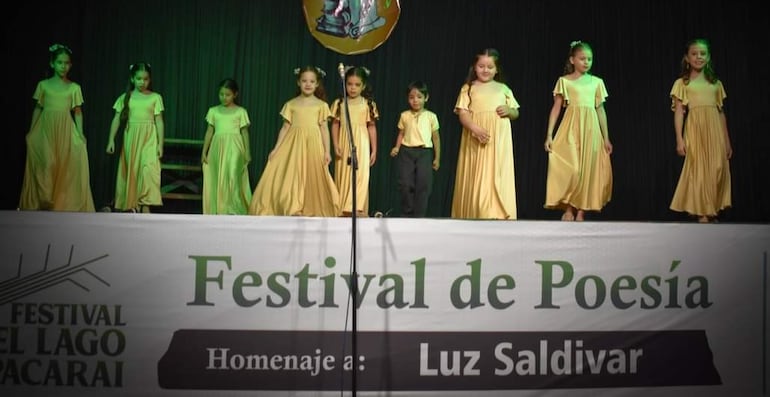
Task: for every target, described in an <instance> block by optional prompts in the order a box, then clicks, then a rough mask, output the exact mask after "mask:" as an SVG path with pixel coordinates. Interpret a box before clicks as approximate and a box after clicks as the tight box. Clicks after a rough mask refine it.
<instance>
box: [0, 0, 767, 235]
mask: <svg viewBox="0 0 770 397" xmlns="http://www.w3.org/2000/svg"><path fill="white" fill-rule="evenodd" d="M391 1H393V2H395V0H391ZM315 3H319V4H320V3H321V2H315ZM400 6H401V16H400V19H399V21H398V24H397V25H396V27H395V29H394V30H393V33H392V34H391V36H390V38H389V40H388V41H386V42H385V43H384V44H382V45H381V46H380V47H378V48H377V49H375V50H374V51H371V52H368V53H365V54H360V55H342V54H339V53H336V52H334V51H332V50H330V49H327V48H326V47H324V46H323V45H322V44H321V43H319V42H318V41H316V40H315V38H313V37H312V36H311V34H310V32H309V30H308V27H307V25H306V23H305V19H304V14H303V3H302V2H301V1H300V0H287V1H273V2H268V1H257V0H224V1H219V2H212V1H203V0H166V1H149V0H132V1H127V2H120V3H118V2H111V1H105V2H91V1H85V0H75V1H69V2H66V3H60V4H59V5H58V6H57V7H59V8H58V9H57V8H56V7H51V6H44V5H43V4H39V3H34V2H26V3H24V4H17V5H16V6H15V7H16V9H12V10H9V11H7V13H6V14H5V17H6V22H5V23H4V28H5V30H6V31H5V35H4V38H5V41H6V43H5V44H6V45H5V46H4V48H3V51H5V54H4V57H3V59H4V60H5V64H6V67H5V70H6V72H4V74H5V77H6V82H7V83H9V84H10V86H9V87H8V89H7V91H6V92H7V94H8V95H5V96H4V97H3V102H4V105H5V106H3V108H4V109H5V110H6V112H7V113H6V120H7V121H9V124H8V128H7V129H6V130H5V131H4V138H5V139H6V141H5V144H4V145H3V151H4V154H3V156H0V158H2V162H3V169H4V170H5V176H6V178H5V179H6V181H5V183H6V186H5V188H4V189H3V193H2V202H0V209H15V208H16V205H17V203H18V197H19V191H20V187H21V181H22V178H23V172H24V157H25V145H24V135H25V133H26V131H27V129H28V128H29V121H30V117H31V113H32V108H33V101H32V100H31V96H32V92H33V91H34V88H35V84H36V82H37V81H38V80H40V79H42V78H45V77H46V76H47V73H48V71H49V67H48V53H47V48H48V46H49V45H50V44H51V43H54V42H60V43H64V44H67V45H68V46H70V47H71V48H72V49H73V51H74V56H73V62H74V66H73V70H72V71H71V74H70V77H71V78H72V79H73V80H75V81H77V82H78V83H80V84H81V85H82V87H83V92H84V97H85V101H86V102H85V104H84V107H83V112H84V120H85V134H86V136H87V138H88V145H89V157H90V166H91V185H92V189H93V193H94V201H95V203H96V205H97V208H98V207H100V206H102V205H104V204H106V203H108V202H109V201H110V200H111V197H112V192H113V190H114V183H115V171H116V164H117V157H116V156H108V155H106V154H105V152H104V147H105V145H106V140H107V136H108V133H109V124H110V120H111V118H112V115H113V113H112V109H111V106H112V103H113V102H114V100H115V98H116V97H117V96H118V95H119V94H120V93H121V92H123V90H125V87H126V83H127V81H128V65H129V64H131V63H133V62H137V61H148V62H150V63H151V64H152V65H153V88H154V89H155V91H158V92H159V93H161V94H162V95H163V98H164V102H165V105H166V112H165V121H166V136H167V137H174V138H188V139H202V137H203V134H204V131H205V122H204V120H203V118H204V115H205V113H206V109H207V108H208V107H209V106H212V105H215V104H217V102H218V98H217V92H216V90H217V87H216V85H217V83H218V82H219V81H220V80H221V79H222V78H224V77H234V78H235V79H236V80H238V82H239V83H240V86H241V96H240V102H241V104H242V105H244V106H245V107H246V108H247V109H248V111H249V113H250V116H251V119H252V127H251V130H250V132H251V140H252V142H251V147H252V153H253V163H252V164H251V166H250V173H251V181H252V187H253V186H255V185H256V182H257V180H258V178H259V176H260V175H261V172H262V169H263V167H264V164H265V161H266V159H267V154H268V153H269V151H270V149H271V148H272V147H273V145H274V143H275V138H276V135H277V132H278V129H279V127H280V124H281V120H280V118H279V115H278V111H279V110H280V107H281V105H282V104H283V103H284V102H285V101H286V100H288V99H289V98H291V97H292V96H293V95H294V93H295V88H296V86H295V76H294V75H293V74H292V70H293V69H294V68H295V67H298V66H301V65H304V64H315V65H317V66H320V67H321V68H323V69H325V70H326V71H327V72H329V76H328V79H327V81H326V83H325V86H326V89H327V91H328V93H329V94H330V95H329V96H330V101H331V99H333V98H334V97H336V96H338V95H339V93H340V89H339V87H340V84H339V80H338V78H336V73H335V71H336V65H337V64H338V63H339V62H344V63H345V64H355V65H364V66H367V67H368V68H369V69H370V70H371V71H372V75H371V76H370V82H369V83H370V85H371V86H372V88H373V91H374V96H375V101H376V102H377V104H378V106H379V108H380V113H381V119H380V120H379V122H378V124H377V128H378V134H379V139H378V147H379V150H378V163H377V164H376V165H375V166H374V168H373V169H372V179H371V185H370V195H371V198H370V211H371V212H374V211H377V210H379V211H382V212H388V211H392V212H391V213H392V214H397V213H398V193H397V191H396V182H395V177H396V175H395V172H394V167H393V162H392V161H391V159H390V157H388V153H389V151H390V148H391V147H392V145H393V142H394V138H395V132H396V127H395V125H396V122H397V119H398V114H399V113H400V111H402V110H404V109H405V108H406V106H407V103H406V99H405V95H404V89H405V86H406V84H407V83H408V82H409V81H411V80H414V79H421V80H425V81H426V82H427V83H428V84H429V86H430V94H431V99H430V101H429V103H428V106H429V108H430V109H432V110H433V111H434V112H436V113H437V114H438V116H439V120H440V122H441V124H442V128H441V136H442V146H443V156H442V164H441V169H440V170H439V172H438V173H437V174H436V180H435V183H434V192H433V195H432V197H431V201H430V209H429V212H428V215H429V216H431V217H447V216H449V212H450V207H451V197H452V189H453V185H454V175H455V172H454V171H455V164H456V156H457V147H458V144H459V133H460V124H459V122H458V121H457V118H456V116H455V115H454V114H453V113H452V109H453V106H454V103H455V100H456V98H457V93H458V91H459V88H460V85H461V83H462V81H463V79H464V78H465V75H466V72H467V69H468V67H469V66H470V63H471V61H472V59H473V56H474V54H476V53H477V52H478V51H480V50H481V49H483V48H486V47H495V48H497V49H498V50H499V51H500V52H501V54H502V58H501V65H502V68H503V71H504V72H505V75H506V76H507V77H508V84H509V85H510V86H511V88H512V89H513V92H514V95H515V96H516V97H517V99H518V100H519V102H520V104H521V106H522V107H521V117H520V119H519V120H517V121H515V122H514V146H515V149H514V150H515V166H516V188H517V197H518V209H519V218H520V219H544V220H545V219H558V218H559V216H560V214H558V213H556V212H552V211H546V210H544V209H543V208H542V202H543V198H544V194H545V173H546V167H547V162H546V160H547V156H546V154H545V152H544V151H543V149H542V142H543V139H544V137H545V129H546V122H547V117H548V112H549V110H550V106H551V103H552V97H551V90H552V89H553V85H554V83H555V81H556V78H557V77H558V76H559V75H560V74H561V72H562V68H563V65H564V62H565V60H566V55H567V50H568V48H569V43H570V42H571V41H573V40H584V41H587V42H589V43H591V44H592V46H593V48H594V68H593V72H594V73H595V74H596V75H598V76H600V77H602V78H603V79H604V80H605V83H606V85H607V88H608V91H609V94H610V96H609V97H608V100H607V103H606V109H607V114H608V121H609V130H610V135H611V138H612V141H613V144H614V147H615V152H614V154H613V168H614V178H615V184H614V191H613V197H612V201H611V202H610V203H609V204H608V205H607V207H606V208H605V210H604V211H603V212H602V213H601V214H592V215H590V216H589V219H597V220H617V221H680V220H686V219H687V217H686V216H684V215H682V214H679V213H674V212H672V211H670V210H669V209H668V204H669V202H670V199H671V196H672V194H673V190H674V187H675V184H676V180H677V178H678V175H679V171H680V169H681V164H682V159H681V158H679V157H677V156H676V154H675V150H674V149H675V141H674V131H673V115H672V112H671V110H670V99H669V97H668V92H669V90H670V88H671V85H672V83H673V81H674V80H675V79H676V77H677V74H678V72H679V62H680V60H681V57H682V55H683V54H684V51H685V48H684V46H685V43H686V42H687V41H688V40H689V39H691V38H694V37H705V38H708V39H709V40H710V41H711V42H712V46H713V54H712V59H713V62H714V65H715V68H716V71H717V73H718V74H719V76H720V77H721V79H722V80H723V81H724V84H725V87H726V90H727V94H728V98H727V100H726V112H727V120H728V126H729V129H730V134H731V138H732V144H733V148H734V157H733V160H732V162H731V168H732V177H733V205H734V208H732V209H729V210H727V211H725V212H724V214H723V216H722V220H723V221H728V222H768V221H770V186H769V185H770V183H768V182H770V170H769V167H768V166H767V165H766V164H767V156H768V154H769V153H770V136H769V134H770V131H768V125H770V123H769V122H770V120H769V119H768V113H769V112H770V107H769V106H768V105H769V103H768V102H770V100H768V95H767V93H768V92H770V90H768V88H770V83H769V82H768V78H767V76H766V73H765V72H764V70H765V69H766V67H767V64H766V60H767V57H766V54H765V53H766V50H765V48H764V47H765V46H764V39H765V35H764V31H765V30H766V29H767V27H768V25H770V24H769V22H770V19H768V17H767V14H765V13H763V12H761V11H759V10H758V9H754V8H752V6H749V2H748V1H736V0H714V1H712V2H671V1H657V0H653V1H637V2H624V1H593V2H587V3H579V2H574V1H562V0H543V1H529V2H523V1H514V0H445V1H429V0H402V1H401V3H400ZM65 7H66V8H65ZM752 66H753V69H752V68H751V67H752ZM168 205H169V206H171V205H173V203H170V202H169V203H168Z"/></svg>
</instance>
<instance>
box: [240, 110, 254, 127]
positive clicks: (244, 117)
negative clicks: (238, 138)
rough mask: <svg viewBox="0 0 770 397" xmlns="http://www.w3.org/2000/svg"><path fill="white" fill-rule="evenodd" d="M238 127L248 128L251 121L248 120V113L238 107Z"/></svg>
mask: <svg viewBox="0 0 770 397" xmlns="http://www.w3.org/2000/svg"><path fill="white" fill-rule="evenodd" d="M238 117H239V119H238V125H239V126H240V127H241V128H244V127H248V126H250V125H251V120H249V112H248V111H246V108H244V107H240V108H238Z"/></svg>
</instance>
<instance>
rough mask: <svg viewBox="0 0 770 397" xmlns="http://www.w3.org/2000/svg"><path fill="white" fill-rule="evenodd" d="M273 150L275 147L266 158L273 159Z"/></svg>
mask: <svg viewBox="0 0 770 397" xmlns="http://www.w3.org/2000/svg"><path fill="white" fill-rule="evenodd" d="M275 150H276V149H273V150H271V151H270V154H268V155H267V159H268V160H272V159H273V156H275Z"/></svg>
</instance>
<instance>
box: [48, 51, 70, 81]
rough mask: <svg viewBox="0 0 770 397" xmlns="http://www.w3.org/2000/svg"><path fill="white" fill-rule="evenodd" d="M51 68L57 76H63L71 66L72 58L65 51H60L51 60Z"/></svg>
mask: <svg viewBox="0 0 770 397" xmlns="http://www.w3.org/2000/svg"><path fill="white" fill-rule="evenodd" d="M51 68H53V72H54V73H56V75H57V76H59V77H65V76H67V74H68V73H69V72H70V69H71V68H72V60H71V58H70V55H69V54H67V53H61V54H59V55H57V56H56V59H54V60H53V62H51Z"/></svg>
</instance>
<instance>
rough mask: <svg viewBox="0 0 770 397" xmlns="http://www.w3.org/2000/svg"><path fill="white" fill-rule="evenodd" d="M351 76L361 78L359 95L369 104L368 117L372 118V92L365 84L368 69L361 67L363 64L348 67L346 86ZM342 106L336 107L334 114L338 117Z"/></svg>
mask: <svg viewBox="0 0 770 397" xmlns="http://www.w3.org/2000/svg"><path fill="white" fill-rule="evenodd" d="M351 76H358V78H360V79H361V82H362V83H363V84H364V89H363V90H362V91H361V96H362V97H364V99H366V104H367V105H369V117H371V118H372V120H374V118H375V117H374V94H373V93H372V87H371V86H369V84H367V80H368V78H369V69H367V68H365V67H363V66H352V67H350V68H348V70H346V71H345V85H346V86H347V82H348V77H351ZM341 107H342V106H338V107H337V114H335V116H337V117H339V116H340V114H339V112H340V108H341Z"/></svg>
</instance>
